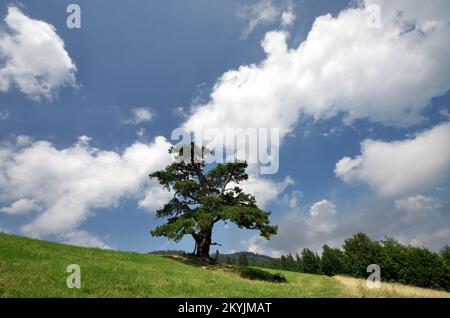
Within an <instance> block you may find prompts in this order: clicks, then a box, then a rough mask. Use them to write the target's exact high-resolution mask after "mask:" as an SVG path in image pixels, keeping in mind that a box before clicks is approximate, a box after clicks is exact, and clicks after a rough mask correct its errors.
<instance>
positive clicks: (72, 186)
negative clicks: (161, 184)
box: [0, 136, 171, 239]
mask: <svg viewBox="0 0 450 318" xmlns="http://www.w3.org/2000/svg"><path fill="white" fill-rule="evenodd" d="M89 140H90V138H88V137H86V136H82V137H80V138H79V141H78V142H77V143H76V144H74V145H72V146H70V147H68V148H63V149H58V148H56V147H55V146H54V145H52V144H51V143H49V142H47V141H36V142H31V143H29V144H25V145H24V146H17V145H8V144H5V145H3V146H1V147H0V202H11V201H16V202H15V203H14V204H13V205H12V206H11V207H9V208H6V209H7V212H10V213H11V212H12V211H13V210H18V209H19V208H22V210H24V209H25V208H30V206H29V205H30V203H31V202H33V204H35V205H39V206H40V207H41V209H40V210H39V213H37V215H36V217H35V218H34V219H33V220H32V221H31V222H30V223H28V224H25V225H24V226H23V227H22V232H23V233H25V234H27V235H31V236H38V237H40V236H45V235H60V236H62V237H64V235H66V233H69V232H73V231H75V230H77V229H78V227H79V226H80V225H81V224H82V223H83V221H85V220H86V219H88V218H89V217H92V216H93V215H94V210H95V209H99V208H112V207H114V206H116V205H117V204H118V203H119V201H120V200H121V199H122V198H127V197H128V198H137V199H139V198H140V197H143V196H144V195H145V193H146V192H147V193H148V192H149V191H150V190H149V188H150V187H152V186H156V185H155V184H152V183H151V182H150V181H149V180H148V174H149V173H150V172H152V171H154V170H158V169H162V168H164V167H165V166H166V165H167V164H169V163H170V162H171V156H170V155H169V154H168V148H169V147H170V145H171V144H170V143H169V142H167V141H166V140H165V139H164V138H163V137H157V138H155V140H154V141H153V142H152V143H151V144H144V143H140V142H136V143H134V144H132V145H130V146H129V147H127V148H126V149H125V150H124V151H123V152H115V151H109V150H100V149H97V148H93V147H91V146H90V145H89ZM25 199H26V200H28V201H24V200H25ZM21 200H22V201H21ZM19 203H20V204H19ZM75 238H79V236H73V237H72V239H75Z"/></svg>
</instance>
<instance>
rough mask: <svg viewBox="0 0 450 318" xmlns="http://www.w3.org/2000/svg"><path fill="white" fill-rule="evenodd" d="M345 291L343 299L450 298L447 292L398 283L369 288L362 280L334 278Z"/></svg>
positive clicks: (344, 277)
mask: <svg viewBox="0 0 450 318" xmlns="http://www.w3.org/2000/svg"><path fill="white" fill-rule="evenodd" d="M334 278H335V279H336V280H338V281H339V282H340V283H341V284H342V285H344V287H345V288H344V289H343V291H342V292H341V296H342V297H351V298H354V297H362V298H450V293H449V292H445V291H439V290H433V289H427V288H420V287H414V286H408V285H402V284H398V283H385V282H382V283H381V288H373V289H371V288H368V287H367V286H366V281H365V280H364V279H360V278H354V277H347V276H334Z"/></svg>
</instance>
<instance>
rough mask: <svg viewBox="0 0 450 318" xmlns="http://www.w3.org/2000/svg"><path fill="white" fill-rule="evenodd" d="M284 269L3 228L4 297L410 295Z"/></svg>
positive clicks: (0, 272) (0, 289)
mask: <svg viewBox="0 0 450 318" xmlns="http://www.w3.org/2000/svg"><path fill="white" fill-rule="evenodd" d="M69 264H78V265H80V267H81V289H69V288H67V287H66V279H67V277H68V275H69V274H68V273H66V268H67V266H68V265H69ZM283 274H284V275H285V277H286V278H287V280H288V282H287V283H281V284H280V283H270V282H263V281H254V280H248V279H244V278H242V277H240V276H239V274H238V273H237V272H236V271H235V270H234V269H233V268H232V267H227V266H202V265H201V264H192V263H189V262H187V260H186V259H182V258H181V257H178V258H169V257H164V256H159V255H152V254H139V253H129V252H116V251H107V250H100V249H94V248H82V247H75V246H69V245H64V244H58V243H51V242H46V241H40V240H33V239H29V238H24V237H19V236H14V235H7V234H2V233H0V297H339V296H343V297H360V296H363V297H364V296H365V297H372V296H374V297H379V296H381V297H383V296H411V294H407V293H404V292H403V291H401V292H397V287H395V288H394V287H392V288H393V289H392V290H391V289H389V291H388V292H386V291H378V294H377V293H375V294H373V293H372V294H371V293H367V292H364V288H365V287H364V285H363V284H362V282H363V281H361V280H356V283H355V282H354V281H352V280H351V279H347V278H342V277H341V278H334V277H327V276H319V275H309V274H301V273H293V272H286V271H285V272H283ZM349 280H350V282H349ZM358 282H359V283H358ZM358 284H359V285H358ZM386 285H387V286H389V285H390V284H386ZM416 289H417V290H419V293H418V294H417V291H416V293H415V294H414V293H413V294H412V296H419V297H420V296H436V297H449V295H450V293H443V292H434V291H429V290H426V289H420V288H416ZM433 293H435V294H433Z"/></svg>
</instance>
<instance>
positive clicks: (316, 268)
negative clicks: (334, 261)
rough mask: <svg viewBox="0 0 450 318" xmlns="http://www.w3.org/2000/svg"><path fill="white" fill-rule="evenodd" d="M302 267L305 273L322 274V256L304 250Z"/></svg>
mask: <svg viewBox="0 0 450 318" xmlns="http://www.w3.org/2000/svg"><path fill="white" fill-rule="evenodd" d="M301 266H302V270H303V272H304V273H309V274H320V273H321V269H320V256H319V255H317V254H316V253H314V252H313V251H311V250H310V249H307V248H304V249H303V251H302V257H301Z"/></svg>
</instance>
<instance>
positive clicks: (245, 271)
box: [239, 266, 287, 283]
mask: <svg viewBox="0 0 450 318" xmlns="http://www.w3.org/2000/svg"><path fill="white" fill-rule="evenodd" d="M239 273H240V275H241V276H242V277H244V278H248V279H254V280H264V281H268V282H274V283H286V282H287V280H286V277H284V275H283V274H281V273H275V274H272V273H269V272H266V271H264V270H261V269H257V268H253V267H248V266H242V267H239Z"/></svg>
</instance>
